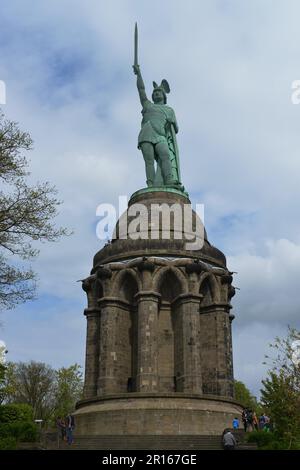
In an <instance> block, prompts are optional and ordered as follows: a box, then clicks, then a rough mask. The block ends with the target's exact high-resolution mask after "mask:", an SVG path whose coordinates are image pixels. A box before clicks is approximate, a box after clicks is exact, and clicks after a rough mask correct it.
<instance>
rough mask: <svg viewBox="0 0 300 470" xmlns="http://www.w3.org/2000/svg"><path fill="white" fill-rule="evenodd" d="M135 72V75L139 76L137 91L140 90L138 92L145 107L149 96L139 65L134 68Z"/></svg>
mask: <svg viewBox="0 0 300 470" xmlns="http://www.w3.org/2000/svg"><path fill="white" fill-rule="evenodd" d="M133 71H134V73H135V75H136V76H137V80H136V86H137V89H138V92H139V96H140V101H141V105H142V106H143V105H144V102H145V101H147V99H148V98H147V95H146V90H145V85H144V80H143V78H142V74H141V70H140V66H139V65H137V64H136V65H134V66H133Z"/></svg>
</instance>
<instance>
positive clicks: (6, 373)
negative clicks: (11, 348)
mask: <svg viewBox="0 0 300 470" xmlns="http://www.w3.org/2000/svg"><path fill="white" fill-rule="evenodd" d="M14 377H15V364H14V363H13V362H8V363H6V364H5V366H4V367H3V375H2V379H1V380H0V405H1V403H3V402H8V401H10V400H9V397H11V396H13V394H14V391H15V389H16V383H15V380H14Z"/></svg>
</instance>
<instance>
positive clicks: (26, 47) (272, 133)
mask: <svg viewBox="0 0 300 470" xmlns="http://www.w3.org/2000/svg"><path fill="white" fill-rule="evenodd" d="M299 15H300V5H299V3H298V2H297V1H296V0H295V1H291V0H287V1H284V2H283V1H281V2H280V1H278V2H274V1H271V0H263V1H261V0H252V1H251V2H250V1H248V2H241V1H239V0H232V1H226V0H223V1H221V0H220V1H217V0H216V1H213V0H206V1H193V0H190V1H189V2H180V1H176V0H175V1H174V0H173V1H168V0H167V1H165V2H164V3H161V2H158V1H156V0H153V1H152V2H138V1H126V0H124V1H115V0H112V1H111V2H104V1H99V0H98V1H89V0H87V1H86V2H82V1H77V0H72V1H68V0H60V1H57V0H53V1H51V2H50V1H48V2H35V1H31V0H25V1H24V0H23V1H21V0H19V1H18V0H10V1H9V2H8V1H4V2H2V5H1V13H0V17H1V29H0V57H1V61H0V80H4V81H5V83H6V88H7V104H6V105H5V106H3V111H4V112H5V114H6V115H7V117H8V118H10V119H13V120H16V121H18V122H19V123H20V126H21V127H22V128H23V129H24V130H28V131H29V132H30V133H31V135H32V137H33V139H34V142H35V144H34V150H33V151H32V152H31V153H30V161H31V162H30V168H31V172H32V176H31V179H32V181H38V180H41V181H45V180H49V181H50V182H51V183H52V184H54V185H56V187H57V189H58V191H59V196H60V198H61V199H63V200H64V204H63V205H62V207H61V210H60V215H59V217H58V220H57V223H60V224H63V225H66V226H68V227H70V228H72V229H73V230H74V235H73V236H72V237H69V238H67V239H64V240H61V241H60V242H59V243H55V244H45V245H42V246H41V253H40V257H39V258H38V259H37V260H36V261H35V262H34V263H33V267H34V268H35V269H36V271H37V273H38V275H39V299H38V300H36V301H35V302H31V303H27V304H25V305H21V306H19V307H18V308H17V309H15V310H13V311H9V312H3V313H1V322H2V327H1V330H0V338H1V339H3V340H4V341H5V342H6V344H7V347H8V350H9V354H8V358H9V359H10V360H14V361H18V360H26V361H27V360H30V359H34V360H41V361H45V362H47V363H49V364H51V365H53V366H54V367H58V366H62V365H69V364H71V363H74V362H78V363H80V364H84V348H85V344H84V342H85V318H84V316H83V315H82V312H83V309H84V307H85V305H86V300H85V294H84V293H83V291H81V288H80V283H77V282H76V281H77V280H78V279H82V278H83V277H85V276H86V275H88V274H89V271H90V269H91V266H92V259H93V256H94V254H95V252H96V251H97V250H98V249H100V248H101V243H100V242H99V240H98V239H97V238H96V235H95V227H96V222H97V220H96V217H95V211H96V207H97V205H98V204H99V203H101V202H108V203H113V204H114V203H116V202H117V198H118V196H119V194H127V195H129V196H130V194H132V193H133V192H134V191H135V190H137V189H139V188H141V187H143V186H144V184H145V176H144V168H143V159H142V156H141V154H140V153H139V151H138V150H137V148H136V145H137V134H138V130H139V127H140V118H141V115H140V104H139V100H138V96H137V92H136V87H135V77H134V76H133V73H132V61H133V30H134V23H135V21H137V22H138V25H139V33H140V50H139V55H140V64H141V69H142V73H143V76H144V80H145V83H146V88H147V90H148V94H149V96H150V94H151V85H152V80H155V81H160V80H161V79H162V78H167V79H168V81H169V83H170V86H171V93H170V95H169V104H170V105H171V106H172V107H173V108H174V109H175V111H176V115H177V120H178V123H179V128H180V132H179V134H178V145H179V150H180V158H181V168H182V176H183V182H184V185H185V187H186V188H187V190H188V191H189V193H190V196H191V199H192V202H193V204H196V203H204V204H205V222H206V229H207V232H208V237H209V240H210V241H211V243H213V244H215V245H216V246H218V247H219V248H220V249H221V250H222V251H224V253H225V254H226V256H227V258H228V265H229V268H230V269H232V270H233V271H237V272H238V274H237V275H236V276H235V280H234V284H235V285H236V286H237V287H239V288H240V290H239V291H238V293H237V295H236V296H235V297H234V299H233V305H234V313H235V315H236V319H235V321H234V324H233V325H234V326H233V348H234V364H235V375H236V378H238V379H240V380H243V381H244V382H245V383H246V384H247V385H248V386H249V387H250V389H251V391H252V392H253V393H257V392H258V390H259V388H260V380H261V378H262V377H263V375H264V373H265V371H264V367H263V366H262V362H263V360H264V354H266V353H267V352H268V343H269V342H270V341H272V340H273V338H274V337H275V336H276V335H284V334H285V333H286V329H287V325H288V324H290V325H292V326H295V327H298V328H299V326H300V325H299V308H300V298H299V288H298V278H299V275H300V236H299V234H300V231H299V228H300V227H299V226H300V218H299V208H298V206H299V203H298V202H299V198H300V189H299V172H300V159H299V148H300V133H299V121H300V106H297V105H293V104H292V102H291V93H292V90H291V85H292V82H293V81H294V80H297V79H299V78H300V65H299V44H300V30H299V25H298V18H299Z"/></svg>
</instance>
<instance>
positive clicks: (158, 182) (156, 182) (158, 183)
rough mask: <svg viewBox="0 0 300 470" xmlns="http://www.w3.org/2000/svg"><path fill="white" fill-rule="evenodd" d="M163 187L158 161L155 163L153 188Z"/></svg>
mask: <svg viewBox="0 0 300 470" xmlns="http://www.w3.org/2000/svg"><path fill="white" fill-rule="evenodd" d="M163 185H164V179H163V177H162V171H161V165H160V160H159V161H158V162H157V168H156V173H155V179H154V186H163Z"/></svg>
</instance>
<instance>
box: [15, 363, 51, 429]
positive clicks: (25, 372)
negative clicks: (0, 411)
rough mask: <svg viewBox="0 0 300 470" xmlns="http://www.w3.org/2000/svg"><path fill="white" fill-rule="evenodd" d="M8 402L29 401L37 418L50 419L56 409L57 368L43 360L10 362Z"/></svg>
mask: <svg viewBox="0 0 300 470" xmlns="http://www.w3.org/2000/svg"><path fill="white" fill-rule="evenodd" d="M10 368H11V374H10V380H9V383H8V387H9V393H7V399H6V401H7V402H8V403H27V404H28V405H31V406H32V409H33V416H34V418H35V419H42V420H44V421H46V422H47V421H48V420H49V419H50V417H51V416H52V414H53V411H54V409H55V391H56V374H55V370H54V369H53V368H52V367H51V366H49V365H47V364H44V363H43V362H35V361H31V362H29V363H25V362H18V363H15V364H13V363H10Z"/></svg>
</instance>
